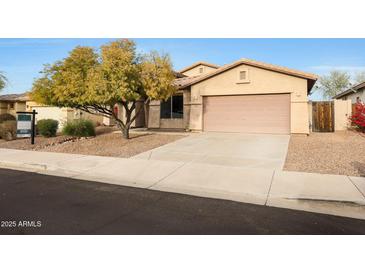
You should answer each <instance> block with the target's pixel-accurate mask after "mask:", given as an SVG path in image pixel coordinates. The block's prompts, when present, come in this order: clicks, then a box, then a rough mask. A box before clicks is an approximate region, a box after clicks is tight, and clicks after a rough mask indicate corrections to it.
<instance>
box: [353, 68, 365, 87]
mask: <svg viewBox="0 0 365 274" xmlns="http://www.w3.org/2000/svg"><path fill="white" fill-rule="evenodd" d="M362 82H365V71H360V72H358V73H356V75H355V83H356V84H360V83H362Z"/></svg>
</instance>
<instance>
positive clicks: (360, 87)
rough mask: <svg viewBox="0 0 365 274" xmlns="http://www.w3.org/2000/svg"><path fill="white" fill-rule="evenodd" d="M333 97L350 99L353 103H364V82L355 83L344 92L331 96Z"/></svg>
mask: <svg viewBox="0 0 365 274" xmlns="http://www.w3.org/2000/svg"><path fill="white" fill-rule="evenodd" d="M333 99H341V100H351V102H352V103H353V104H355V103H357V102H362V103H365V82H362V83H360V84H357V85H355V86H353V87H352V88H349V89H348V90H345V91H344V92H341V93H339V94H337V95H336V96H334V97H333Z"/></svg>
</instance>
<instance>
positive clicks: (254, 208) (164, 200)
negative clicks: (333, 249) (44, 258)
mask: <svg viewBox="0 0 365 274" xmlns="http://www.w3.org/2000/svg"><path fill="white" fill-rule="evenodd" d="M0 221H1V227H0V234H365V221H362V220H357V219H351V218H342V217H336V216H330V215H324V214H315V213H308V212H302V211H296V210H288V209H281V208H274V207H265V206H258V205H252V204H244V203H237V202H231V201H224V200H217V199H208V198H199V197H193V196H188V195H180V194H173V193H166V192H159V191H152V190H146V189H138V188H131V187H122V186H115V185H108V184H102V183H95V182H87V181H81V180H74V179H69V178H60V177H53V176H45V175H40V174H36V173H27V172H21V171H14V170H6V169H0Z"/></svg>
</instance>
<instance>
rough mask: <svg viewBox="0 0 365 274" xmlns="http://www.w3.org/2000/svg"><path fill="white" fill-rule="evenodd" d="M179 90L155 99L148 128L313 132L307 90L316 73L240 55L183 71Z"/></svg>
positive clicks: (178, 80) (176, 82)
mask: <svg viewBox="0 0 365 274" xmlns="http://www.w3.org/2000/svg"><path fill="white" fill-rule="evenodd" d="M180 74H183V75H180V76H179V77H178V78H177V79H176V80H175V84H176V85H177V86H178V91H177V92H176V94H175V95H174V96H172V97H171V98H169V99H168V100H167V101H166V102H165V101H161V102H160V101H152V102H151V103H150V106H149V114H148V117H149V118H148V128H158V129H185V130H192V131H216V132H245V133H276V134H290V133H301V134H308V133H309V119H308V117H309V112H308V94H309V93H310V91H311V89H312V87H313V86H314V83H315V82H316V80H317V76H316V75H314V74H310V73H305V72H301V71H298V70H293V69H289V68H285V67H281V66H275V65H271V64H266V63H262V62H257V61H253V60H249V59H241V60H238V61H236V62H234V63H232V64H228V65H225V66H222V67H219V66H216V65H212V64H209V63H205V62H198V63H195V64H193V65H191V66H189V67H187V68H185V69H183V70H181V71H180Z"/></svg>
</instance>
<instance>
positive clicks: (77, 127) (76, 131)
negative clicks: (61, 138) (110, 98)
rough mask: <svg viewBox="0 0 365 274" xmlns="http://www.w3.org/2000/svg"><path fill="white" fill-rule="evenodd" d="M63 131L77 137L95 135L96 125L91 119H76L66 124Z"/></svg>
mask: <svg viewBox="0 0 365 274" xmlns="http://www.w3.org/2000/svg"><path fill="white" fill-rule="evenodd" d="M62 133H63V134H64V135H69V136H77V137H89V136H95V125H94V123H93V122H92V121H90V120H84V119H80V120H74V121H71V122H67V123H66V124H65V125H64V127H63V130H62Z"/></svg>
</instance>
